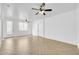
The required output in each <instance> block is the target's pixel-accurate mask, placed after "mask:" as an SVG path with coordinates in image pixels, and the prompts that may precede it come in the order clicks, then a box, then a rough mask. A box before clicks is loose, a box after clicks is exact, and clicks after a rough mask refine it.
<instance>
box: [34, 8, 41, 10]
mask: <svg viewBox="0 0 79 59" xmlns="http://www.w3.org/2000/svg"><path fill="white" fill-rule="evenodd" d="M32 9H33V10H40V9H36V8H32Z"/></svg>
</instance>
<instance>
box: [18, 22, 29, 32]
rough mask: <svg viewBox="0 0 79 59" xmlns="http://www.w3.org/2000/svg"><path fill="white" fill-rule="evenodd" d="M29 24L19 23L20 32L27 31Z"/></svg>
mask: <svg viewBox="0 0 79 59" xmlns="http://www.w3.org/2000/svg"><path fill="white" fill-rule="evenodd" d="M27 27H28V23H27V22H19V30H20V31H27Z"/></svg>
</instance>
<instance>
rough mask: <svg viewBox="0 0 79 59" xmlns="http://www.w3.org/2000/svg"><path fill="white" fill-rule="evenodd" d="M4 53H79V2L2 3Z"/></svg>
mask: <svg viewBox="0 0 79 59" xmlns="http://www.w3.org/2000/svg"><path fill="white" fill-rule="evenodd" d="M0 55H79V3H0Z"/></svg>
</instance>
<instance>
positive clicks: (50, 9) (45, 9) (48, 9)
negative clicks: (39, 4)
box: [44, 9, 52, 11]
mask: <svg viewBox="0 0 79 59" xmlns="http://www.w3.org/2000/svg"><path fill="white" fill-rule="evenodd" d="M44 11H52V9H45V10H44Z"/></svg>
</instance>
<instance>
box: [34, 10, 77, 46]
mask: <svg viewBox="0 0 79 59" xmlns="http://www.w3.org/2000/svg"><path fill="white" fill-rule="evenodd" d="M37 24H39V28H38V29H39V34H38V35H39V36H43V35H42V34H43V21H42V20H38V21H36V22H34V25H33V27H34V26H35V27H34V28H33V35H37V32H38V31H36V30H37V27H38V26H37ZM75 26H76V23H75V11H74V10H73V11H69V12H66V13H62V14H59V15H55V16H52V17H50V18H46V19H45V36H44V37H46V38H49V39H54V40H58V41H62V42H67V43H70V44H76V32H75V30H76V29H75Z"/></svg>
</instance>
